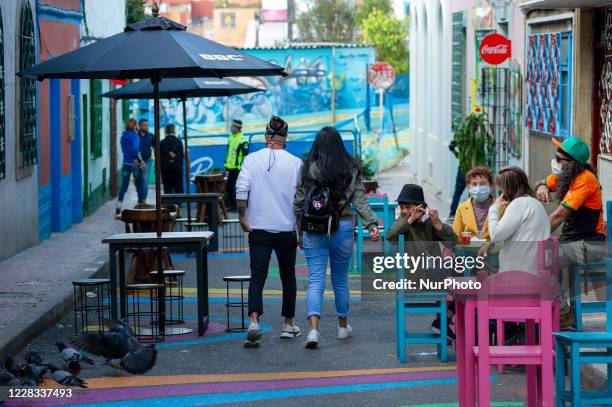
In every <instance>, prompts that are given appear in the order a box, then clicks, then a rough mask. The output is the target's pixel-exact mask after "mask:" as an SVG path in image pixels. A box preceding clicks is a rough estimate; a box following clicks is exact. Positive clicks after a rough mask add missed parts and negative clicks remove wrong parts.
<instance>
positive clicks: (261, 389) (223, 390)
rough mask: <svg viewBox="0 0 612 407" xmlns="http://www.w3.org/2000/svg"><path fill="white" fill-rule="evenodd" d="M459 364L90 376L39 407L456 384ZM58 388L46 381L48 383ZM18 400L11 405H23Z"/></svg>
mask: <svg viewBox="0 0 612 407" xmlns="http://www.w3.org/2000/svg"><path fill="white" fill-rule="evenodd" d="M455 373H456V368H455V366H452V365H451V366H432V367H412V368H388V369H359V370H338V371H303V372H278V373H276V372H275V373H246V374H204V375H176V376H125V377H103V378H94V379H89V380H88V384H89V386H90V388H89V389H87V390H76V391H74V392H73V397H72V398H71V399H47V400H39V401H38V402H37V405H40V406H52V405H58V404H61V405H84V404H86V405H89V406H119V405H126V401H127V400H129V405H130V406H156V405H159V406H162V405H166V406H167V405H172V406H193V405H216V404H224V403H241V402H251V401H256V400H271V399H281V398H288V397H297V396H320V395H330V394H340V393H347V392H355V391H374V390H385V389H400V388H414V387H421V386H433V385H449V384H454V383H456V377H455ZM55 386H57V385H56V384H55V383H53V382H48V381H47V382H45V385H44V387H48V388H53V387H55ZM19 405H21V404H19V403H16V402H12V401H11V402H10V403H7V406H19Z"/></svg>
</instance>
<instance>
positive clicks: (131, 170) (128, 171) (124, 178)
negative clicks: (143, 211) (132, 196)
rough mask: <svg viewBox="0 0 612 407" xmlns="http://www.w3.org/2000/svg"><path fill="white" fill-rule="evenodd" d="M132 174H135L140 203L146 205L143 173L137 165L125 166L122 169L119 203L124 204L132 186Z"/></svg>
mask: <svg viewBox="0 0 612 407" xmlns="http://www.w3.org/2000/svg"><path fill="white" fill-rule="evenodd" d="M132 174H134V185H135V186H136V192H137V193H138V203H144V197H143V192H142V191H143V188H142V172H141V171H140V168H138V166H137V165H129V164H123V167H121V189H119V196H118V197H117V199H118V200H119V202H123V197H124V196H125V193H126V192H127V189H128V186H129V185H130V176H131V175H132Z"/></svg>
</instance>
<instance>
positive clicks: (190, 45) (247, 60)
mask: <svg viewBox="0 0 612 407" xmlns="http://www.w3.org/2000/svg"><path fill="white" fill-rule="evenodd" d="M152 12H153V16H152V17H150V18H148V19H146V20H143V21H140V22H138V23H134V24H130V25H128V26H127V27H125V29H124V30H123V32H122V33H119V34H116V35H113V36H111V37H108V38H104V39H101V40H99V41H97V42H95V43H92V44H89V45H86V46H84V47H82V48H79V49H76V50H74V51H71V52H68V53H66V54H63V55H59V56H57V57H54V58H53V59H50V60H48V61H45V62H43V63H41V64H38V65H36V66H33V67H32V68H29V69H25V70H23V71H21V72H18V73H17V75H19V76H23V77H28V78H33V79H37V80H39V81H42V80H44V79H47V78H54V79H129V78H140V79H144V78H147V79H150V80H151V83H152V85H153V96H154V102H153V107H154V119H155V147H156V148H155V205H156V215H157V216H156V217H157V222H156V223H157V225H156V229H157V236H158V237H161V235H162V222H161V190H160V178H161V167H160V162H159V84H160V82H161V81H162V78H201V77H216V78H223V77H225V76H273V75H283V76H286V75H287V74H286V73H285V72H284V71H283V68H282V67H280V66H278V65H274V64H271V63H268V62H266V61H263V60H261V59H258V58H255V57H252V56H250V55H247V54H244V53H242V52H240V51H238V50H236V49H233V48H229V47H225V46H223V45H221V44H218V43H216V42H214V41H211V40H208V39H206V38H204V37H201V36H199V35H196V34H192V33H189V32H187V31H186V27H184V26H182V25H180V24H178V23H176V22H174V21H172V20H170V19H167V18H165V17H159V16H158V13H159V7H158V5H157V3H153V7H152ZM157 267H158V268H157V270H158V271H160V272H159V273H157V274H158V279H159V280H158V281H159V282H160V283H163V273H162V272H161V271H162V270H163V267H162V250H161V247H159V248H158V252H157ZM162 292H163V290H162ZM158 302H159V313H160V321H159V322H160V327H161V326H163V325H164V323H165V313H164V308H165V304H164V302H165V301H164V300H163V299H162V300H160V301H158ZM160 331H163V330H162V329H160Z"/></svg>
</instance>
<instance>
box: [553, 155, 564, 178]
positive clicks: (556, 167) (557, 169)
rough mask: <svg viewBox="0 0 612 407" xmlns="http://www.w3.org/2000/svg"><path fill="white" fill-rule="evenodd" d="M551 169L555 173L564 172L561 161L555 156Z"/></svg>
mask: <svg viewBox="0 0 612 407" xmlns="http://www.w3.org/2000/svg"><path fill="white" fill-rule="evenodd" d="M550 169H551V170H552V173H553V174H555V175H560V174H561V173H562V172H563V167H562V166H561V163H559V162H557V160H556V159H555V158H553V159H552V160H551V161H550Z"/></svg>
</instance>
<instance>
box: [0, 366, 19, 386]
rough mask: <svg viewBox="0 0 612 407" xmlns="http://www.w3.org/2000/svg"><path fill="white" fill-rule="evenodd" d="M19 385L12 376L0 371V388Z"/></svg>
mask: <svg viewBox="0 0 612 407" xmlns="http://www.w3.org/2000/svg"><path fill="white" fill-rule="evenodd" d="M20 384H21V381H19V380H18V379H17V378H16V377H15V375H14V374H12V373H10V372H7V371H6V370H0V386H18V385H20Z"/></svg>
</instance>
